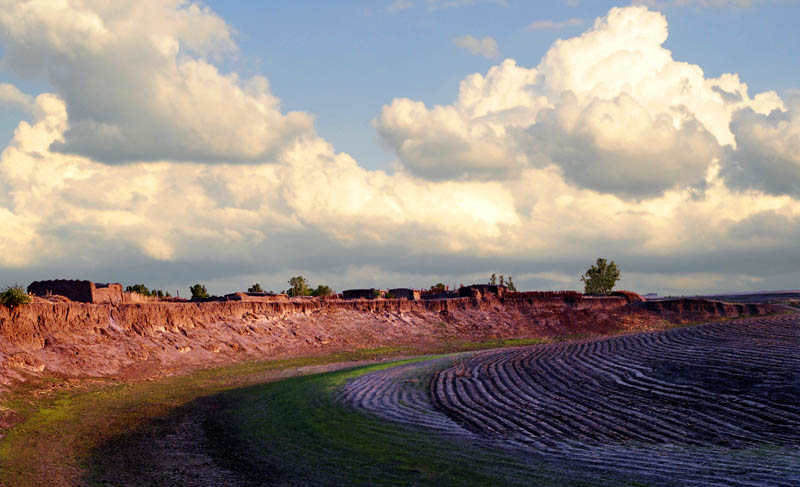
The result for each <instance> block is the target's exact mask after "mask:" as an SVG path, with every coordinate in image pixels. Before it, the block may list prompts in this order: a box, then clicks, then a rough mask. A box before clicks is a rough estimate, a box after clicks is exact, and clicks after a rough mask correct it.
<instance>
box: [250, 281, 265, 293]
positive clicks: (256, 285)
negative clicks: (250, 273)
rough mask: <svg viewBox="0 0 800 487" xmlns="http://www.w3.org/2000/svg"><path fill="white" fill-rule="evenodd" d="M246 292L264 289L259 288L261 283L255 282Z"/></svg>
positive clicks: (259, 291) (258, 291) (260, 291)
mask: <svg viewBox="0 0 800 487" xmlns="http://www.w3.org/2000/svg"><path fill="white" fill-rule="evenodd" d="M247 292H248V293H263V292H264V290H263V289H262V288H261V284H259V283H255V284H253V285H252V286H250V287H249V288H247Z"/></svg>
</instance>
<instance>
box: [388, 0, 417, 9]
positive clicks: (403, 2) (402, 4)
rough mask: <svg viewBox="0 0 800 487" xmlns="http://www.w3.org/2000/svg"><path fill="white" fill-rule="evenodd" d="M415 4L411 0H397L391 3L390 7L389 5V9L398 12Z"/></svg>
mask: <svg viewBox="0 0 800 487" xmlns="http://www.w3.org/2000/svg"><path fill="white" fill-rule="evenodd" d="M413 6H414V2H412V1H411V0H395V1H394V2H392V4H391V5H389V7H387V9H388V10H389V11H390V12H397V11H400V10H407V9H409V8H411V7H413Z"/></svg>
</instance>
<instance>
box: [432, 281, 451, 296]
mask: <svg viewBox="0 0 800 487" xmlns="http://www.w3.org/2000/svg"><path fill="white" fill-rule="evenodd" d="M445 290H447V286H445V285H444V284H443V283H441V282H439V283H436V284H434V285H433V286H431V292H434V293H443V292H445Z"/></svg>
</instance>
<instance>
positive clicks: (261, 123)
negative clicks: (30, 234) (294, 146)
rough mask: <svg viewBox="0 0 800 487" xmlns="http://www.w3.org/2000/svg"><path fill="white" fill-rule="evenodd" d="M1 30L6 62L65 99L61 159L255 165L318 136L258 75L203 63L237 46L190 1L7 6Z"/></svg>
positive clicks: (1, 12) (0, 9)
mask: <svg viewBox="0 0 800 487" xmlns="http://www.w3.org/2000/svg"><path fill="white" fill-rule="evenodd" d="M0 32H2V35H3V39H4V50H5V55H6V61H7V63H8V65H9V66H10V67H12V68H13V69H16V70H17V71H19V72H21V73H26V74H34V73H41V74H43V75H45V76H47V78H48V79H49V81H50V83H51V84H52V85H53V86H54V87H55V89H56V90H57V91H58V93H59V95H60V96H61V97H62V98H63V99H64V100H65V101H66V103H67V106H68V107H69V112H70V130H69V131H68V132H67V133H66V134H65V137H64V140H63V142H58V143H57V146H56V148H57V149H58V150H59V151H62V152H66V153H75V154H81V155H86V156H89V157H92V158H94V159H96V160H99V161H103V162H125V161H137V160H159V159H170V160H184V161H187V160H189V161H190V160H195V161H196V160H207V161H231V162H235V161H253V160H263V159H266V158H269V157H272V156H274V155H275V154H276V153H277V152H278V151H279V150H280V149H281V148H282V147H284V146H285V145H286V144H288V143H291V141H292V140H293V139H294V138H296V137H304V136H308V135H310V134H312V131H313V129H312V118H311V117H310V116H309V115H307V114H305V113H300V112H290V113H288V114H285V115H284V114H282V113H281V112H280V107H279V101H278V99H277V98H275V97H274V96H273V95H272V94H271V93H270V90H269V83H268V82H267V80H266V79H265V78H263V77H258V76H257V77H254V78H251V79H248V80H241V79H239V77H238V76H237V75H236V74H229V75H226V74H223V73H220V72H219V70H218V69H217V68H216V67H215V66H214V65H213V64H211V63H210V62H209V61H208V60H207V58H208V57H215V56H219V55H222V54H224V53H229V52H233V51H235V49H236V45H235V44H234V42H233V40H232V37H231V28H230V27H229V26H228V25H227V24H226V23H225V21H224V20H222V19H221V18H219V17H218V16H217V15H216V14H214V13H213V12H211V11H210V10H209V9H208V8H203V7H200V6H198V5H197V4H195V3H187V2H184V1H182V0H170V1H166V2H164V1H161V0H146V1H140V2H125V3H122V4H116V3H113V4H112V3H107V4H106V3H99V4H96V5H95V4H84V3H83V2H79V1H77V0H68V1H64V2H59V3H56V4H53V3H52V2H41V1H29V2H16V1H8V0H6V1H2V2H0ZM192 55H193V56H192Z"/></svg>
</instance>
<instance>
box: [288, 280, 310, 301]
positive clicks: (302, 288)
mask: <svg viewBox="0 0 800 487" xmlns="http://www.w3.org/2000/svg"><path fill="white" fill-rule="evenodd" d="M286 294H288V295H289V296H293V297H294V296H311V290H310V289H309V288H308V281H306V278H305V277H303V276H295V277H293V278H291V279H289V289H287V290H286Z"/></svg>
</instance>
